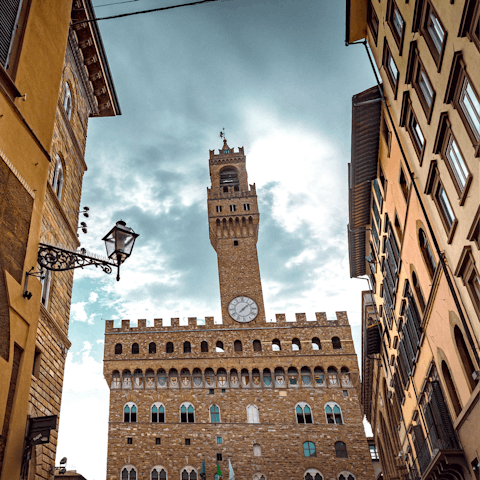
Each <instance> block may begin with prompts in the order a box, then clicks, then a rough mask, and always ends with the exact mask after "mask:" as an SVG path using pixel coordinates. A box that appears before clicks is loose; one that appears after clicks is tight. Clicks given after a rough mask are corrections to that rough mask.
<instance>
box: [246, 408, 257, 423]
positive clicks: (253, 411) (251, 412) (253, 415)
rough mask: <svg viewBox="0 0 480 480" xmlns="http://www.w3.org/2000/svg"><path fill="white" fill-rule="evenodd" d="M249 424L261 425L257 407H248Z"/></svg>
mask: <svg viewBox="0 0 480 480" xmlns="http://www.w3.org/2000/svg"><path fill="white" fill-rule="evenodd" d="M247 423H260V415H259V412H258V407H257V406H256V405H249V406H248V407H247Z"/></svg>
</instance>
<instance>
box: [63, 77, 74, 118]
mask: <svg viewBox="0 0 480 480" xmlns="http://www.w3.org/2000/svg"><path fill="white" fill-rule="evenodd" d="M72 107H73V104H72V92H71V91H70V85H69V84H68V82H65V85H64V92H63V109H64V110H65V114H66V115H67V118H68V119H69V120H70V118H71V117H72Z"/></svg>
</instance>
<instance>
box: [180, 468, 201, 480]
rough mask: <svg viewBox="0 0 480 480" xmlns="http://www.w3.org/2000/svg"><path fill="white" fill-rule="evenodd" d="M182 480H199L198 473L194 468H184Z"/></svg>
mask: <svg viewBox="0 0 480 480" xmlns="http://www.w3.org/2000/svg"><path fill="white" fill-rule="evenodd" d="M180 478H181V480H197V479H198V476H197V471H196V470H195V469H194V468H193V467H184V468H183V470H182V473H181V475H180Z"/></svg>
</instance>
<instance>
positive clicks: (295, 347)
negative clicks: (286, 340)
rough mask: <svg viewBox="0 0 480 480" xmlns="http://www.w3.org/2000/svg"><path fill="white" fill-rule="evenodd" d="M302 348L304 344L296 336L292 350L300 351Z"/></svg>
mask: <svg viewBox="0 0 480 480" xmlns="http://www.w3.org/2000/svg"><path fill="white" fill-rule="evenodd" d="M301 349H302V344H301V343H300V340H299V339H298V338H294V339H293V340H292V350H293V351H294V352H298V351H299V350H301Z"/></svg>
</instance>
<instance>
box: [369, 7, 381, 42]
mask: <svg viewBox="0 0 480 480" xmlns="http://www.w3.org/2000/svg"><path fill="white" fill-rule="evenodd" d="M367 23H368V26H369V27H370V31H371V32H372V37H373V41H374V42H375V45H377V42H378V27H379V25H380V24H379V21H378V15H377V12H376V10H375V7H374V6H373V5H372V1H371V0H368V4H367Z"/></svg>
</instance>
